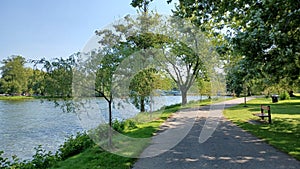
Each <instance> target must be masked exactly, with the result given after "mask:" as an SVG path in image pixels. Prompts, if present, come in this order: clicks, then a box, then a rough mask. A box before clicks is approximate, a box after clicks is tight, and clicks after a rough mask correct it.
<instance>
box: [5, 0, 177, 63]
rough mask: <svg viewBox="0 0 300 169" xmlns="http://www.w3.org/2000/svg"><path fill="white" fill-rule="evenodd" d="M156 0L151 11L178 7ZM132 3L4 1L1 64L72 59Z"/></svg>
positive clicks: (118, 0)
mask: <svg viewBox="0 0 300 169" xmlns="http://www.w3.org/2000/svg"><path fill="white" fill-rule="evenodd" d="M166 1H167V0H154V2H153V3H152V5H151V8H150V9H156V10H157V11H158V12H159V13H161V14H171V9H174V4H170V5H168V4H167V3H166ZM130 2H131V0H0V22H1V25H0V61H2V60H3V59H5V58H7V57H9V56H11V55H22V56H23V57H25V58H27V59H41V58H43V57H46V58H47V59H51V58H56V57H64V58H65V57H68V56H70V55H71V54H73V53H75V52H79V51H81V49H82V48H83V47H84V45H85V43H86V42H87V41H88V40H89V38H91V37H92V36H93V35H94V32H95V30H97V29H101V28H103V27H105V26H106V25H108V24H110V23H112V22H113V21H114V20H117V19H119V18H121V17H123V16H125V15H127V14H136V9H134V8H133V7H131V6H130Z"/></svg>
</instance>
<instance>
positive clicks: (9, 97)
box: [0, 96, 34, 100]
mask: <svg viewBox="0 0 300 169" xmlns="http://www.w3.org/2000/svg"><path fill="white" fill-rule="evenodd" d="M26 99H34V97H31V96H0V100H26Z"/></svg>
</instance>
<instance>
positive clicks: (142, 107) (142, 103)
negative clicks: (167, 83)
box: [140, 96, 145, 112]
mask: <svg viewBox="0 0 300 169" xmlns="http://www.w3.org/2000/svg"><path fill="white" fill-rule="evenodd" d="M140 104H141V112H145V97H144V96H141V100H140Z"/></svg>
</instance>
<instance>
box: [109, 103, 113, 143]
mask: <svg viewBox="0 0 300 169" xmlns="http://www.w3.org/2000/svg"><path fill="white" fill-rule="evenodd" d="M108 113H109V127H108V128H109V129H108V146H109V147H112V100H110V101H108Z"/></svg>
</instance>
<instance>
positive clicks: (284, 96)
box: [279, 91, 290, 100]
mask: <svg viewBox="0 0 300 169" xmlns="http://www.w3.org/2000/svg"><path fill="white" fill-rule="evenodd" d="M279 99H280V100H290V95H289V93H288V92H287V91H284V92H282V93H281V94H280V95H279Z"/></svg>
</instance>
